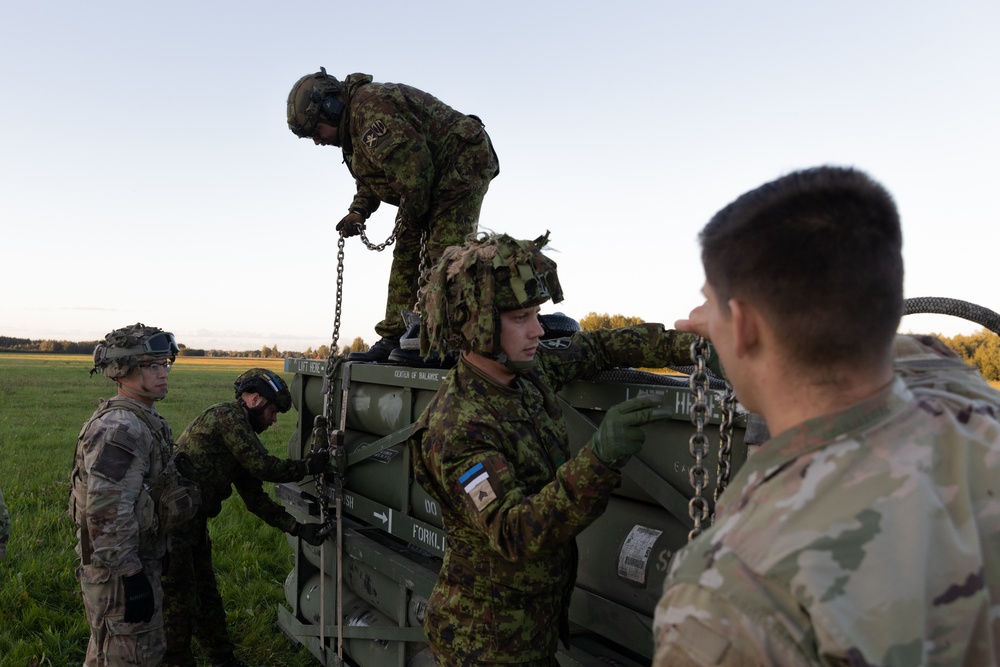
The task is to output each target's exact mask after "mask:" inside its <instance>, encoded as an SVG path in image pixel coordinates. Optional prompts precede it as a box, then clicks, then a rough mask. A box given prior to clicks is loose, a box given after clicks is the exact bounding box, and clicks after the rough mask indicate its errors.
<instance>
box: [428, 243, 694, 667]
mask: <svg viewBox="0 0 1000 667" xmlns="http://www.w3.org/2000/svg"><path fill="white" fill-rule="evenodd" d="M547 240H548V234H546V235H545V236H542V237H539V238H538V239H535V240H534V241H517V240H514V239H512V238H511V237H509V236H507V235H485V236H481V237H480V238H470V240H469V241H468V242H467V243H466V244H465V245H463V246H460V247H452V248H448V249H447V250H446V251H445V253H444V255H443V256H442V258H441V260H440V261H439V262H438V263H437V264H436V265H435V266H434V267H433V269H432V270H431V271H430V272H429V273H428V275H427V281H426V284H425V285H424V286H423V287H422V288H421V292H420V311H421V316H422V318H423V321H424V326H423V327H422V329H421V331H422V334H421V338H422V340H421V352H422V353H423V354H424V355H425V356H427V355H428V354H430V353H431V352H432V351H433V352H438V353H440V354H444V353H446V352H449V351H452V352H456V353H457V352H461V356H460V358H459V361H458V365H457V366H456V368H455V369H454V370H452V371H451V372H450V373H449V374H448V376H447V378H446V379H445V381H444V383H443V384H442V386H441V387H440V389H439V390H438V392H437V394H436V395H435V397H434V398H433V400H432V401H431V403H430V404H429V405H428V407H427V409H426V410H425V411H424V412H423V413H422V415H421V416H420V418H419V420H418V422H417V430H416V431H415V436H414V437H413V439H411V441H410V450H411V455H412V458H413V461H414V474H415V477H416V479H417V481H418V482H419V483H420V484H421V485H422V486H423V487H424V489H426V490H427V492H428V493H429V494H430V495H431V496H433V497H434V499H435V500H437V502H438V503H440V505H441V508H442V516H443V520H444V526H445V530H446V531H447V544H446V548H445V554H444V562H443V564H442V566H441V571H440V574H439V577H438V581H437V583H436V585H435V587H434V590H433V593H432V595H431V597H430V600H429V604H428V608H427V614H426V620H425V622H424V631H425V633H426V634H427V637H428V638H429V640H430V643H431V647H432V649H433V651H434V654H435V658H436V661H437V663H438V664H439V665H469V664H478V663H487V662H490V663H492V662H502V663H512V664H522V665H555V664H556V662H555V653H556V649H557V641H558V639H559V638H562V639H563V640H564V642H568V632H569V625H568V608H569V601H570V594H571V592H572V590H573V586H574V581H575V579H576V563H577V550H576V542H575V538H576V535H577V534H579V533H580V532H581V531H582V530H583V529H584V528H586V527H587V526H588V525H590V524H591V523H592V522H593V521H594V520H595V519H596V518H597V517H598V516H600V514H601V513H602V512H603V511H604V509H605V508H606V507H607V503H608V500H609V497H610V495H611V492H612V490H613V489H614V488H615V487H616V486H617V485H618V484H619V482H620V480H621V473H620V472H619V469H620V468H621V466H622V465H624V463H625V462H626V461H627V460H628V458H629V456H630V455H631V454H633V453H635V452H636V451H638V450H639V448H640V447H641V446H642V443H643V440H644V438H645V434H644V432H643V431H642V430H641V429H640V428H639V427H640V426H641V425H643V424H646V423H649V422H651V421H653V420H655V419H658V418H662V417H663V416H665V414H666V413H665V412H664V410H665V408H663V407H661V406H659V404H658V401H659V399H657V398H652V397H641V398H638V399H633V400H630V401H626V402H624V403H622V404H620V405H617V406H615V407H614V408H612V409H611V410H609V411H608V413H607V415H606V416H605V418H604V420H603V421H602V423H601V425H600V427H599V430H598V431H597V433H595V435H594V437H593V439H592V440H591V442H590V443H589V444H588V445H587V446H585V447H584V448H583V449H582V450H581V451H580V452H579V453H578V454H577V455H576V456H574V457H572V458H571V457H570V455H569V449H568V444H569V443H568V434H567V429H566V424H565V421H564V419H563V415H562V410H561V409H560V407H559V403H558V401H557V399H556V393H555V392H556V391H557V390H558V389H559V388H561V387H562V386H563V385H564V384H566V383H568V382H571V381H573V380H576V379H578V378H583V377H587V376H590V375H593V374H595V373H598V372H600V371H602V370H605V369H610V368H613V367H618V366H636V367H656V368H658V367H663V366H667V365H672V364H683V363H689V360H690V352H689V349H690V344H691V342H692V340H693V339H694V337H693V336H690V335H688V334H677V333H675V332H673V331H667V330H665V329H664V328H663V326H662V325H660V324H643V325H639V326H634V327H628V328H624V329H608V330H602V331H589V332H579V333H575V334H574V335H573V336H572V337H571V338H569V339H563V340H557V341H540V339H541V337H542V335H543V328H542V326H541V324H540V322H539V319H538V311H539V304H541V303H544V302H545V301H548V300H549V299H552V300H553V301H554V302H559V301H561V300H562V290H561V288H560V285H559V280H558V277H557V275H556V265H555V263H554V262H552V261H551V260H550V259H549V258H547V257H546V256H545V255H543V254H542V252H541V250H542V248H543V247H544V246H545V244H546V243H547ZM553 342H554V343H555V344H553V345H551V346H549V345H547V343H553Z"/></svg>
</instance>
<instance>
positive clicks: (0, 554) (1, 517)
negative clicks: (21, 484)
mask: <svg viewBox="0 0 1000 667" xmlns="http://www.w3.org/2000/svg"><path fill="white" fill-rule="evenodd" d="M9 538H10V515H9V514H8V513H7V503H6V502H4V499H3V490H2V489H0V560H3V559H4V558H6V557H7V540H8V539H9Z"/></svg>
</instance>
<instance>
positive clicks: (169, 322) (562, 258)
mask: <svg viewBox="0 0 1000 667" xmlns="http://www.w3.org/2000/svg"><path fill="white" fill-rule="evenodd" d="M998 19H1000V5H998V4H997V3H996V2H987V1H983V0H981V1H969V2H961V3H947V4H946V3H940V2H925V1H915V2H914V1H903V0H899V1H891V2H877V3H873V2H858V1H854V0H847V1H840V2H836V3H833V2H825V3H802V2H792V1H790V0H782V1H776V2H764V3H743V2H735V1H728V0H727V1H720V2H700V3H696V2H678V1H673V0H664V1H661V2H628V1H623V2H615V3H578V2H532V3H528V2H521V1H519V0H512V1H508V2H504V3H470V2H432V1H427V2H370V3H334V2H287V3H277V2H246V1H244V2H234V1H226V0H223V1H217V2H189V1H186V0H179V1H177V2H171V3H156V4H154V3H136V2H120V1H118V0H110V1H99V2H93V3H78V2H69V1H57V2H56V1H54V2H45V1H44V0H39V1H38V2H30V3H28V2H16V1H13V0H0V86H2V87H0V91H2V92H0V94H2V96H3V98H2V104H0V220H2V225H3V227H2V230H3V232H2V239H3V245H2V248H3V250H2V252H3V262H0V281H2V285H3V297H2V299H0V335H8V336H18V337H26V338H57V339H66V340H93V339H97V338H100V337H102V336H103V335H104V334H105V333H106V332H107V331H109V330H110V329H113V328H116V327H120V326H124V325H127V324H130V323H133V322H136V321H142V322H144V323H146V324H149V325H154V326H160V327H163V328H165V329H167V330H171V331H173V332H174V333H175V334H177V336H178V339H179V340H180V341H181V342H182V343H184V344H186V345H188V346H189V347H204V348H213V347H214V348H222V349H255V348H260V347H261V346H263V345H267V346H271V345H275V344H276V345H277V346H278V347H279V348H281V349H288V350H304V349H306V348H307V347H314V348H315V347H318V346H319V345H322V344H329V342H330V338H331V331H332V327H333V320H334V289H335V284H334V280H335V277H336V233H335V231H334V226H335V224H336V222H337V221H338V220H339V219H340V218H341V217H342V216H343V215H344V213H346V207H347V205H348V203H349V202H350V199H351V195H352V192H353V182H352V181H351V179H350V176H349V174H348V172H347V169H346V168H345V167H344V166H343V165H342V164H341V156H340V152H339V150H338V149H335V148H321V147H316V146H314V145H313V144H312V143H311V142H310V141H308V140H300V139H297V138H296V137H295V136H294V135H293V134H292V133H291V132H289V131H288V129H287V126H286V124H285V100H286V97H287V95H288V90H289V89H290V88H291V86H292V84H293V83H294V82H295V81H296V80H297V79H298V78H299V77H300V76H302V75H303V74H306V73H309V72H312V71H316V70H317V69H318V68H319V67H320V66H324V67H326V68H327V70H328V71H329V72H330V73H332V74H335V75H337V76H339V77H343V76H344V75H346V74H348V73H351V72H359V71H360V72H367V73H370V74H372V75H373V76H374V77H375V80H376V81H394V82H403V83H408V84H411V85H414V86H416V87H418V88H422V89H424V90H427V91H428V92H431V93H432V94H434V95H436V96H437V97H439V98H441V99H442V100H444V101H445V102H447V103H449V104H451V105H452V106H453V107H455V108H457V109H459V110H461V111H465V112H467V113H475V114H477V115H479V116H480V117H482V118H483V120H484V121H485V123H486V126H487V129H488V130H489V132H490V135H491V136H492V138H493V140H494V143H495V145H496V149H497V152H498V153H499V156H500V160H501V169H502V172H501V175H500V177H499V178H498V179H496V180H495V181H494V182H493V184H492V186H491V188H490V192H489V194H487V197H486V202H485V205H484V207H483V212H482V217H481V220H480V224H481V226H482V227H484V228H489V229H492V230H495V231H503V232H507V233H510V234H512V235H514V236H519V237H532V238H533V237H535V236H537V235H538V234H541V233H543V232H544V231H545V230H546V229H548V230H551V238H552V247H553V248H554V250H555V251H556V252H554V253H553V255H552V256H553V257H554V259H555V260H556V261H557V262H558V263H559V267H560V278H561V281H562V284H563V288H564V291H565V293H566V301H565V302H563V303H562V304H559V305H558V306H554V307H553V306H549V307H547V308H545V309H544V310H546V311H551V310H560V311H563V312H565V313H567V314H570V315H572V316H575V317H582V316H583V315H585V314H587V313H588V312H591V311H595V312H598V313H601V312H608V313H621V314H624V315H631V316H638V317H642V318H643V319H645V320H647V321H662V322H666V323H668V324H672V323H673V321H674V320H675V319H677V318H678V317H682V316H684V315H686V314H687V313H688V311H689V310H690V308H691V307H692V306H694V305H696V304H697V303H699V302H700V299H701V297H700V295H699V290H700V288H701V284H702V281H703V274H702V271H701V265H700V262H699V261H698V246H697V241H696V236H697V232H698V230H699V229H700V228H701V226H702V225H703V224H704V223H705V222H706V221H707V220H708V218H709V217H711V215H712V214H713V213H714V212H715V211H716V210H718V209H719V208H721V207H722V206H723V205H725V204H726V203H728V202H729V201H730V200H732V199H733V198H735V197H736V196H738V195H739V194H741V193H742V192H744V191H745V190H747V189H749V188H752V187H755V186H756V185H759V184H760V183H763V182H764V181H767V180H770V179H772V178H775V177H777V176H779V175H781V174H783V173H786V172H788V171H791V170H793V169H797V168H801V167H808V166H814V165H817V164H824V163H826V164H845V165H854V166H857V167H859V168H861V169H864V170H866V171H868V172H869V173H871V174H872V175H873V176H874V177H875V178H877V179H879V180H880V181H882V182H883V183H884V184H885V185H886V186H887V187H888V188H889V190H890V191H891V192H892V193H893V194H894V196H895V197H896V200H897V202H898V204H899V207H900V209H901V212H902V215H903V221H904V239H905V246H904V253H905V259H906V268H907V277H906V287H905V292H906V296H911V297H912V296H947V297H954V298H961V299H965V300H968V301H972V302H975V303H979V304H981V305H984V306H987V307H990V308H993V309H995V310H1000V301H998V299H997V296H996V288H995V278H994V277H995V268H996V254H997V253H996V248H997V244H996V242H995V240H996V238H997V232H996V229H997V227H998V222H1000V213H998V207H997V206H996V204H995V202H994V200H993V197H992V195H993V193H994V192H995V191H996V188H997V185H996V183H997V176H998V170H997V166H996V160H997V156H998V155H1000V122H998V119H1000V92H998V87H997V85H996V82H997V81H1000V40H998V39H997V38H996V35H997V34H998V31H1000V20H998ZM394 212H395V209H394V208H392V207H389V206H385V207H383V208H382V209H381V210H380V211H379V212H378V213H376V214H375V216H373V218H372V219H371V220H370V221H369V225H368V233H369V236H370V238H372V239H373V240H384V239H385V237H386V236H388V234H389V232H390V230H391V227H392V223H393V219H394ZM390 260H391V257H390V251H386V252H383V253H373V252H370V251H368V250H366V249H365V248H363V247H362V246H361V244H360V242H359V240H358V239H356V238H355V239H349V240H348V242H347V248H346V267H345V274H344V277H345V280H344V282H345V285H344V301H343V314H342V323H341V329H340V343H341V344H344V343H350V341H351V340H353V339H354V337H356V336H361V337H362V338H364V339H365V340H367V341H368V342H369V343H373V342H374V341H375V339H376V336H375V334H374V331H373V330H372V327H373V326H374V324H375V323H376V322H377V321H378V320H379V319H380V318H381V313H382V308H383V306H384V290H385V283H386V280H387V277H388V271H389V263H390ZM978 328H979V327H978V326H977V325H974V324H971V323H968V322H965V321H964V320H959V319H956V318H952V317H945V316H911V317H907V318H904V320H903V325H902V330H904V331H907V330H914V331H937V332H941V333H944V334H945V335H954V334H956V333H971V332H972V331H974V330H976V329H978Z"/></svg>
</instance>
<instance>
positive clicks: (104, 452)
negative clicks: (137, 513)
mask: <svg viewBox="0 0 1000 667" xmlns="http://www.w3.org/2000/svg"><path fill="white" fill-rule="evenodd" d="M137 444H138V441H137V440H136V438H135V436H133V435H132V434H130V433H129V430H128V427H127V426H119V427H118V428H116V429H115V430H114V431H113V432H112V433H111V437H110V438H108V440H107V441H106V442H105V444H104V447H102V448H101V453H100V454H98V455H97V460H96V461H94V467H93V469H92V470H91V472H93V473H96V474H98V475H100V476H101V477H105V478H107V479H110V480H111V481H113V482H120V481H121V480H122V478H123V477H125V473H127V472H128V469H129V467H130V466H131V465H132V459H133V458H135V447H136V445H137Z"/></svg>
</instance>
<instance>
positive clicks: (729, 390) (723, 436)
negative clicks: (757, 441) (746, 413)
mask: <svg viewBox="0 0 1000 667" xmlns="http://www.w3.org/2000/svg"><path fill="white" fill-rule="evenodd" d="M735 422H736V393H735V392H734V391H733V385H731V384H729V383H728V382H727V383H726V391H725V393H723V394H722V422H721V423H720V424H719V472H718V477H716V481H715V504H716V505H718V504H719V496H721V495H722V492H723V491H725V490H726V486H728V485H729V476H730V475H731V474H732V470H733V427H734V424H735ZM712 518H713V520H714V518H715V514H714V512H713V514H712Z"/></svg>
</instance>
